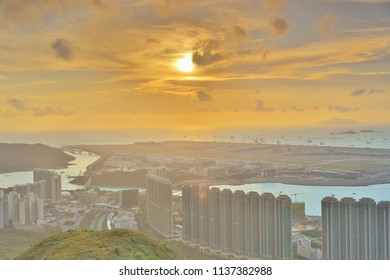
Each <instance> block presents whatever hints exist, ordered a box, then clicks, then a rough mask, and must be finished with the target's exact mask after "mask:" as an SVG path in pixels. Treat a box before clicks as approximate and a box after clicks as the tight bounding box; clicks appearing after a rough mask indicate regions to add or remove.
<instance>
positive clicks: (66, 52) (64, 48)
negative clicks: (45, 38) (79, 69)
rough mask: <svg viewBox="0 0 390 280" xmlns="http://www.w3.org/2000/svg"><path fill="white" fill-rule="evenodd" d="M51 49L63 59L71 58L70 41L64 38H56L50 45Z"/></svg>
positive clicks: (71, 48)
mask: <svg viewBox="0 0 390 280" xmlns="http://www.w3.org/2000/svg"><path fill="white" fill-rule="evenodd" d="M51 49H52V50H53V51H54V53H55V54H56V56H57V57H59V58H62V59H64V60H71V59H72V58H73V47H72V45H71V43H70V42H69V41H68V40H66V39H64V38H58V39H57V40H55V41H54V43H53V44H52V45H51Z"/></svg>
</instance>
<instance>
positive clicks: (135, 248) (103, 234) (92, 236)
mask: <svg viewBox="0 0 390 280" xmlns="http://www.w3.org/2000/svg"><path fill="white" fill-rule="evenodd" d="M16 259H21V260H45V259H46V260H160V259H161V260H175V259H182V257H181V256H180V255H179V254H177V253H176V252H175V251H173V250H172V249H171V248H169V247H168V246H167V245H166V244H164V243H161V242H159V241H157V240H155V239H152V238H150V237H148V236H147V235H145V234H143V233H141V232H138V231H130V230H126V229H116V230H111V231H110V230H105V231H68V232H62V233H58V234H55V235H53V236H51V237H49V238H47V239H44V240H42V241H40V242H39V243H36V244H35V245H34V246H32V247H31V248H30V249H28V250H27V251H26V252H24V253H23V254H21V255H19V256H18V257H17V258H16Z"/></svg>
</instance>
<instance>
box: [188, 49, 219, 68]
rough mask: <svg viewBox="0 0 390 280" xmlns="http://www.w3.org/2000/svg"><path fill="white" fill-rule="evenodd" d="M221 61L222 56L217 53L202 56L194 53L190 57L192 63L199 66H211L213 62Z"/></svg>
mask: <svg viewBox="0 0 390 280" xmlns="http://www.w3.org/2000/svg"><path fill="white" fill-rule="evenodd" d="M222 59H223V56H222V55H221V54H219V53H215V54H211V53H204V54H203V55H202V54H200V53H199V52H195V53H194V54H193V55H192V62H193V63H195V64H196V65H199V66H205V65H209V64H213V63H215V62H218V61H221V60H222Z"/></svg>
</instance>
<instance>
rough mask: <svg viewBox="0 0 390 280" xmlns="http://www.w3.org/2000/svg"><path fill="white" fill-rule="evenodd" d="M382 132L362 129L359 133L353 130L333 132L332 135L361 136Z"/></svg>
mask: <svg viewBox="0 0 390 280" xmlns="http://www.w3.org/2000/svg"><path fill="white" fill-rule="evenodd" d="M378 132H380V131H375V130H372V129H362V130H360V131H359V132H356V131H353V130H346V131H342V132H331V133H330V134H331V135H338V134H359V133H378Z"/></svg>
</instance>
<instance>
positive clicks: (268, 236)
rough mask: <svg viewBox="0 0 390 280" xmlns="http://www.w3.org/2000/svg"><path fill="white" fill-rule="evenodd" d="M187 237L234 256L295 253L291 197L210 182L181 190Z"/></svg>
mask: <svg viewBox="0 0 390 280" xmlns="http://www.w3.org/2000/svg"><path fill="white" fill-rule="evenodd" d="M182 213H183V232H182V237H183V241H185V242H188V243H190V244H191V245H193V246H197V247H199V248H200V249H201V250H202V251H206V252H209V253H212V254H219V255H222V256H224V257H226V258H234V259H291V258H292V246H291V199H290V198H289V197H288V196H286V195H279V196H278V197H275V196H274V195H273V194H271V193H263V194H262V195H259V194H258V193H257V192H249V193H247V194H246V193H244V192H243V191H235V192H234V193H233V192H232V191H231V190H228V189H224V190H222V191H221V190H220V189H219V188H211V189H210V188H209V187H195V186H191V187H190V186H186V187H184V188H183V190H182Z"/></svg>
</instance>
